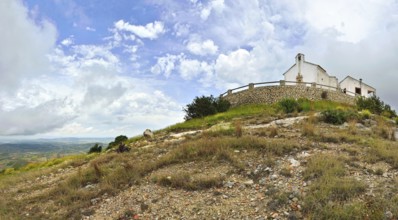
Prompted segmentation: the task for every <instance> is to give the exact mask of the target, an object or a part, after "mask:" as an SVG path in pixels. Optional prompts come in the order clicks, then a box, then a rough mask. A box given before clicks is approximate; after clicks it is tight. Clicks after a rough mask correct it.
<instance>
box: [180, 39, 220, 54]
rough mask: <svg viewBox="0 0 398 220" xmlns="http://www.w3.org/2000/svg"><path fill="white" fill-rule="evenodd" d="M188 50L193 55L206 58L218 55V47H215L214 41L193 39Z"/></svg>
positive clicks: (188, 45)
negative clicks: (206, 56)
mask: <svg viewBox="0 0 398 220" xmlns="http://www.w3.org/2000/svg"><path fill="white" fill-rule="evenodd" d="M187 49H188V50H189V52H191V53H192V54H195V55H200V56H205V55H214V54H216V53H217V51H218V46H217V45H215V44H214V42H213V41H212V40H205V41H200V40H198V39H193V40H190V41H189V42H188V44H187Z"/></svg>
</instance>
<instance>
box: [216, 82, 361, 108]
mask: <svg viewBox="0 0 398 220" xmlns="http://www.w3.org/2000/svg"><path fill="white" fill-rule="evenodd" d="M322 92H326V93H327V98H326V99H327V100H331V101H335V102H340V103H345V104H350V105H354V104H355V97H353V96H350V95H347V94H344V93H343V92H340V91H333V90H328V89H321V88H317V87H316V85H312V86H305V85H300V84H298V85H285V84H284V83H282V82H281V85H277V86H263V87H256V88H254V86H253V84H251V85H249V89H247V90H243V91H239V92H236V93H232V92H231V91H229V92H228V94H227V95H225V96H223V97H222V98H223V99H226V100H228V101H229V102H230V103H231V105H232V106H239V105H245V104H259V103H265V104H272V103H276V102H278V101H280V100H282V99H285V98H294V99H299V98H306V99H309V100H313V101H316V100H322Z"/></svg>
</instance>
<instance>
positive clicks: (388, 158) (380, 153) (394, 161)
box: [364, 140, 398, 169]
mask: <svg viewBox="0 0 398 220" xmlns="http://www.w3.org/2000/svg"><path fill="white" fill-rule="evenodd" d="M368 146H369V149H368V151H367V154H366V156H365V158H364V159H365V161H367V162H370V163H376V162H378V161H385V162H387V163H389V164H390V165H391V166H392V167H393V168H395V169H397V168H398V143H397V142H391V141H382V140H373V141H372V142H370V143H369V144H368Z"/></svg>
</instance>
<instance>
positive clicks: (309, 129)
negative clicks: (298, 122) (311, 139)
mask: <svg viewBox="0 0 398 220" xmlns="http://www.w3.org/2000/svg"><path fill="white" fill-rule="evenodd" d="M301 134H302V135H303V136H315V126H314V124H312V123H309V122H306V123H304V124H303V125H302V128H301Z"/></svg>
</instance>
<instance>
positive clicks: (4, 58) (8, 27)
mask: <svg viewBox="0 0 398 220" xmlns="http://www.w3.org/2000/svg"><path fill="white" fill-rule="evenodd" d="M37 22H38V23H37ZM0 33H1V34H0V82H1V87H0V92H5V91H7V92H13V91H15V89H17V88H18V86H19V85H20V82H21V81H22V79H25V78H29V77H34V76H39V75H41V74H44V73H46V72H47V71H48V70H49V63H48V60H47V59H46V54H47V53H48V52H50V51H51V49H52V48H53V46H54V44H55V40H56V29H55V27H54V26H53V25H52V24H51V23H49V22H48V21H45V20H42V21H34V20H32V19H31V18H30V17H29V16H28V11H27V9H26V8H25V7H24V5H23V4H22V3H21V1H19V0H2V1H0Z"/></svg>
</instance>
